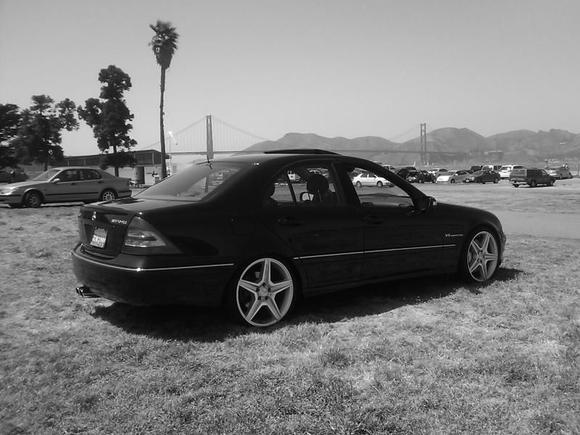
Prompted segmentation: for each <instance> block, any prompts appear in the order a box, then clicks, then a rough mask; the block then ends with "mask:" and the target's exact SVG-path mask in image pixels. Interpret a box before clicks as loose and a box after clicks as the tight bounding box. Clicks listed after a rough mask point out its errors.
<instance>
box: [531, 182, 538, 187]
mask: <svg viewBox="0 0 580 435" xmlns="http://www.w3.org/2000/svg"><path fill="white" fill-rule="evenodd" d="M537 185H538V183H536V180H532V181H530V187H536V186H537Z"/></svg>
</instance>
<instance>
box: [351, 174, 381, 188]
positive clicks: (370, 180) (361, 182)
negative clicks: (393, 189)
mask: <svg viewBox="0 0 580 435" xmlns="http://www.w3.org/2000/svg"><path fill="white" fill-rule="evenodd" d="M352 184H354V185H355V186H356V187H359V188H360V187H363V186H367V187H368V186H377V187H383V186H385V185H388V184H390V183H389V182H388V181H387V179H386V178H383V177H378V176H376V175H375V174H371V173H369V172H362V173H360V174H358V175H356V176H355V177H354V178H353V179H352Z"/></svg>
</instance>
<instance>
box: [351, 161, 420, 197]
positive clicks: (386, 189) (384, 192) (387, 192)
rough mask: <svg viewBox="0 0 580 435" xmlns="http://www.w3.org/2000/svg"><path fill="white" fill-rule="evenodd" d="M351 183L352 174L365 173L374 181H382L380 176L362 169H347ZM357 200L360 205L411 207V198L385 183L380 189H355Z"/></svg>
mask: <svg viewBox="0 0 580 435" xmlns="http://www.w3.org/2000/svg"><path fill="white" fill-rule="evenodd" d="M347 172H348V174H349V176H350V177H351V179H352V180H353V181H355V178H354V174H356V173H361V172H364V173H367V174H369V176H371V177H373V178H374V179H383V178H382V176H381V175H379V174H375V173H374V172H372V171H370V170H368V169H364V168H356V167H355V168H352V169H351V168H349V170H348V171H347ZM355 191H356V194H357V196H358V200H359V202H360V203H361V204H362V205H365V206H368V205H383V206H392V207H408V206H412V205H413V200H412V199H411V197H410V196H409V195H408V194H407V192H405V191H404V190H403V189H401V188H400V187H398V186H396V185H394V184H392V183H390V182H386V183H383V185H382V186H381V187H378V186H376V185H374V186H367V187H361V188H358V189H355Z"/></svg>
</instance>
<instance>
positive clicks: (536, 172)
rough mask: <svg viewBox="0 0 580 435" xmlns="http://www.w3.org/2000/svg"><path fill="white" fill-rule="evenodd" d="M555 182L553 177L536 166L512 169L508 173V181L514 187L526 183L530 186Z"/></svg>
mask: <svg viewBox="0 0 580 435" xmlns="http://www.w3.org/2000/svg"><path fill="white" fill-rule="evenodd" d="M555 182H556V178H555V177H552V176H551V175H550V174H548V173H547V172H546V171H545V170H544V169H538V168H529V169H527V168H521V169H514V170H513V171H512V173H511V175H510V183H512V185H513V186H514V187H519V186H520V185H521V184H527V185H528V186H530V187H536V186H540V185H544V186H552V185H553V184H554V183H555Z"/></svg>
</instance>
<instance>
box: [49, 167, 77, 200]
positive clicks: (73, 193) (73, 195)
mask: <svg viewBox="0 0 580 435" xmlns="http://www.w3.org/2000/svg"><path fill="white" fill-rule="evenodd" d="M79 181H80V170H79V169H64V170H62V171H60V172H59V173H58V174H56V175H55V176H54V177H52V179H51V180H50V181H49V182H48V183H47V184H46V185H45V188H44V192H43V194H44V197H45V200H46V202H68V201H78V200H79V198H78V188H79V186H78V184H79Z"/></svg>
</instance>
